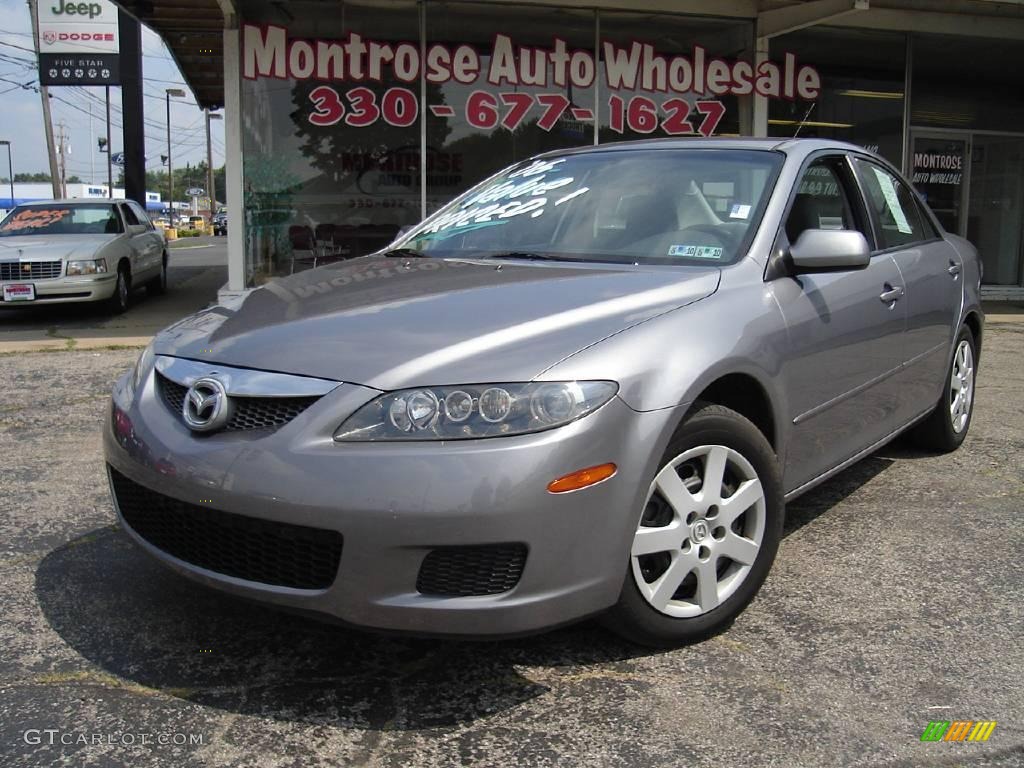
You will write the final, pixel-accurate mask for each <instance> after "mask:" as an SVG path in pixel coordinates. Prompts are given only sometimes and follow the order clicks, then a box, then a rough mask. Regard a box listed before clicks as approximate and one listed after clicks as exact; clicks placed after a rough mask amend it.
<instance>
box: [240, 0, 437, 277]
mask: <svg viewBox="0 0 1024 768" xmlns="http://www.w3.org/2000/svg"><path fill="white" fill-rule="evenodd" d="M241 34H242V75H243V80H242V113H243V147H242V151H243V174H244V176H243V183H244V190H245V211H246V261H247V264H246V265H247V278H248V281H249V283H250V284H258V283H260V282H262V281H264V280H265V279H267V278H268V277H271V276H274V275H280V274H287V273H289V272H291V271H294V270H297V269H302V268H305V267H307V266H311V265H313V264H314V263H323V262H324V261H328V260H334V259H339V258H347V257H350V256H353V255H359V254H362V253H369V252H371V251H373V250H376V249H377V248H380V247H381V246H383V245H386V244H387V243H389V242H391V240H392V239H393V238H394V236H395V235H396V234H397V233H398V230H399V229H400V228H401V227H402V226H404V225H406V224H413V223H415V222H416V221H419V219H420V190H419V144H420V128H419V123H418V120H419V114H418V105H419V82H418V80H419V75H418V71H417V68H418V59H419V42H418V41H419V10H418V8H417V6H416V4H415V3H412V2H401V3H397V2H396V3H388V4H384V3H379V2H378V3H373V4H372V5H370V4H369V3H366V4H361V3H356V2H346V3H343V4H339V5H337V6H333V7H332V10H331V12H330V13H326V12H325V9H324V6H323V5H322V4H321V3H316V2H291V3H274V2H265V1H261V2H250V3H247V4H246V19H245V22H244V23H243V25H242V31H241ZM428 119H430V118H428Z"/></svg>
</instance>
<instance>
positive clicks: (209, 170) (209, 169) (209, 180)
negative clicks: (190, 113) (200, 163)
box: [203, 108, 222, 221]
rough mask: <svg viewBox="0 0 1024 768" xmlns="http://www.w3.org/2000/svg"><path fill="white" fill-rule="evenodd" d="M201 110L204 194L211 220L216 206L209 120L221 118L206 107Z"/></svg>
mask: <svg viewBox="0 0 1024 768" xmlns="http://www.w3.org/2000/svg"><path fill="white" fill-rule="evenodd" d="M203 111H204V112H206V196H207V197H208V198H209V200H210V221H213V215H214V214H215V213H216V211H215V210H214V209H215V208H216V207H217V195H216V194H214V192H215V189H214V186H213V145H212V144H211V142H210V121H211V120H221V119H222V118H221V116H220V115H211V114H210V110H209V109H208V108H207V109H204V110H203Z"/></svg>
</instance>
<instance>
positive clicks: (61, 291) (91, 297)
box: [0, 273, 117, 309]
mask: <svg viewBox="0 0 1024 768" xmlns="http://www.w3.org/2000/svg"><path fill="white" fill-rule="evenodd" d="M24 283H33V284H34V285H35V287H36V298H35V300H34V301H6V302H5V301H4V300H3V286H4V285H5V284H19V285H20V284H24ZM116 286H117V274H116V273H114V274H110V273H107V274H102V275H82V276H81V277H60V278H51V279H46V280H6V281H0V307H2V308H6V309H17V308H18V307H22V308H24V307H32V306H35V305H37V304H69V303H73V302H80V301H104V300H105V299H109V298H110V297H111V296H112V295H113V294H114V289H115V287H116Z"/></svg>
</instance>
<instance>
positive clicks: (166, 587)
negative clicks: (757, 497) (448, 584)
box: [0, 323, 1024, 768]
mask: <svg viewBox="0 0 1024 768" xmlns="http://www.w3.org/2000/svg"><path fill="white" fill-rule="evenodd" d="M136 354H137V353H136V352H135V351H126V350H111V351H77V352H54V353H38V354H19V355H7V356H2V357H0V387H2V391H3V393H4V397H3V398H2V400H0V457H2V458H0V526H2V529H0V544H2V546H0V578H2V584H0V605H2V610H0V649H2V651H0V765H3V766H44V765H68V766H122V765H132V766H148V765H159V766H176V767H177V766H213V765H217V766H267V767H270V766H275V767H276V766H281V767H284V766H304V767H305V766H327V765H345V766H349V765H351V766H363V765H366V766H395V767H397V766H452V765H473V766H510V765H522V766H636V767H638V768H639V767H641V766H643V767H644V768H652V767H654V766H684V765H690V766H698V765H700V766H704V765H707V766H734V765H735V766H748V765H756V766H808V767H812V766H813V767H814V768H817V767H818V766H831V765H879V766H901V767H902V766H972V767H976V768H980V767H981V766H1019V765H1024V650H1022V649H1024V608H1022V606H1024V577H1022V576H1021V551H1022V548H1024V512H1022V511H1024V479H1022V478H1024V412H1022V409H1021V402H1022V400H1021V391H1022V389H1024V362H1022V359H1024V358H1022V354H1024V324H1016V323H1014V324H1001V325H999V326H996V325H990V326H989V328H988V329H987V332H986V338H985V349H984V351H983V355H982V360H981V369H980V379H979V382H978V389H977V404H976V413H975V419H974V424H973V427H972V431H971V434H970V436H969V437H968V440H967V442H966V443H965V444H964V446H963V448H962V449H961V450H960V451H958V452H957V453H954V454H951V455H946V456H930V455H922V454H920V453H916V452H914V451H912V450H910V449H909V448H907V447H905V446H903V445H900V444H897V445H894V446H891V447H888V448H886V449H883V450H882V451H880V452H879V453H877V454H875V455H873V456H871V457H870V458H868V459H866V460H865V461H863V462H861V463H860V464H858V465H856V466H855V467H853V468H851V469H849V470H847V471H846V472H844V473H843V474H841V475H839V476H838V477H836V478H834V479H833V480H832V481H830V482H828V483H827V484H825V485H823V486H821V487H819V488H818V489H816V490H815V491H812V492H811V493H810V494H808V495H806V496H804V497H803V498H801V499H799V500H798V501H796V502H794V503H793V504H791V505H790V509H789V515H788V522H787V527H786V536H785V539H784V540H783V542H782V545H781V547H780V551H779V557H778V561H777V562H776V565H775V568H774V570H773V572H772V574H771V575H770V577H769V579H768V582H767V583H766V585H765V587H764V589H763V590H762V592H761V595H760V596H759V597H758V598H757V599H756V600H755V601H754V603H753V604H752V605H751V606H750V608H749V609H748V610H747V612H746V613H745V614H743V615H742V616H741V617H740V619H739V620H738V621H737V622H736V623H735V624H734V625H733V626H732V627H731V628H730V629H729V630H728V631H726V632H725V633H723V634H721V635H719V636H717V637H715V638H714V639H712V640H709V641H707V642H704V643H701V644H698V645H694V646H690V647H686V648H681V649H678V650H675V651H671V652H650V651H646V650H643V649H638V648H635V647H632V646H629V645H627V644H625V643H623V642H622V641H620V640H618V639H616V638H615V637H613V636H611V635H609V634H608V633H607V632H605V631H604V630H603V629H601V628H600V627H598V626H597V625H596V624H594V623H586V624H582V625H578V626H574V627H570V628H567V629H562V630H559V631H556V632H553V633H550V634H547V635H541V636H537V637H532V638H528V639H520V640H515V641H504V642H494V643H469V642H451V641H438V640H413V639H402V638H394V637H378V636H374V635H369V634H361V633H357V632H354V631H351V630H347V629H342V628H339V627H337V626H334V625H329V624H320V623H316V622H314V621H311V620H307V619H304V618H296V617H294V616H290V615H287V614H280V613H276V612H274V611H273V610H270V609H267V608H264V607H261V606H257V605H251V604H248V603H245V602H240V601H237V600H235V599H232V598H228V597H226V596H222V595H220V594H217V593H215V592H211V591H208V590H206V589H204V588H202V587H200V586H197V585H194V584H192V583H189V582H187V581H185V580H183V579H181V578H179V577H177V576H175V575H173V574H172V573H170V572H169V571H166V570H165V569H164V568H163V567H161V566H160V565H158V564H157V563H155V562H153V561H152V560H150V559H149V558H148V557H146V556H145V555H143V554H142V553H141V552H140V551H139V550H137V549H136V548H135V547H134V546H133V545H132V544H131V543H130V542H129V541H128V539H127V538H126V537H125V535H124V534H123V533H121V532H120V531H119V530H118V529H117V527H116V526H115V525H114V518H113V512H112V509H111V505H110V501H109V499H108V495H107V489H106V482H105V479H104V476H103V463H102V458H101V453H100V438H99V428H100V422H101V419H102V417H103V415H104V413H105V407H106V402H107V393H108V391H109V388H110V386H111V384H112V382H113V380H114V379H115V377H116V376H117V375H118V373H119V372H120V371H122V370H124V369H126V368H127V367H129V366H130V365H131V363H132V362H133V360H134V357H135V355H136ZM936 719H949V720H954V719H963V720H996V721H998V726H997V727H996V729H995V731H994V732H993V734H992V736H991V738H990V739H989V741H988V742H986V743H983V744H969V743H922V742H921V741H920V735H921V732H922V730H923V729H924V727H925V725H926V724H927V722H928V721H929V720H936Z"/></svg>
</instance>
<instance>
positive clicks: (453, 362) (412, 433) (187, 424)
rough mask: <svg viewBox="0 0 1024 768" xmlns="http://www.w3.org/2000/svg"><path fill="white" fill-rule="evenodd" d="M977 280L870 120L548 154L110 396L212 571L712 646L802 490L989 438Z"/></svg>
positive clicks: (125, 447)
mask: <svg viewBox="0 0 1024 768" xmlns="http://www.w3.org/2000/svg"><path fill="white" fill-rule="evenodd" d="M284 257H285V258H286V257H287V255H284ZM980 279H981V274H980V266H979V259H978V255H977V253H976V252H975V250H974V248H973V247H971V245H970V244H969V243H967V242H966V241H964V240H962V239H960V238H958V237H955V236H953V235H950V234H948V233H946V232H944V231H943V230H942V227H941V226H940V224H939V222H938V221H937V220H936V219H935V216H934V215H933V214H932V213H931V211H929V210H928V208H927V206H926V205H925V204H924V203H923V202H922V201H921V199H920V198H919V197H918V196H917V195H916V194H915V193H914V191H913V190H912V188H911V187H910V185H909V184H908V183H907V182H906V181H905V180H904V179H903V178H902V177H901V176H900V174H899V173H898V172H897V171H896V170H895V169H894V168H893V167H892V166H891V165H889V164H888V163H887V162H886V161H885V160H883V159H881V158H879V157H877V156H875V155H873V154H870V153H868V152H865V151H863V150H862V149H860V148H858V147H854V146H851V145H846V144H838V143H831V142H824V141H819V140H779V139H764V140H675V139H673V140H662V141H644V142H637V143H622V144H614V145H608V146H599V147H592V148H586V149H579V150H567V151H560V152H554V153H550V154H546V155H542V156H539V157H536V158H534V159H531V160H527V161H524V162H520V163H517V164H516V165H514V166H512V167H510V168H508V169H507V170H505V171H502V172H501V173H499V174H497V175H496V176H493V177H491V178H489V179H487V180H486V181H484V182H483V183H481V184H479V185H478V186H476V187H474V188H473V189H471V190H470V191H468V192H466V193H465V194H464V195H462V196H461V197H459V198H457V199H456V200H454V201H453V202H451V203H450V204H448V205H447V206H445V207H444V208H442V209H441V210H439V211H438V212H437V213H436V214H434V215H433V216H431V217H430V218H428V219H426V220H425V221H423V222H422V223H421V224H419V225H418V226H416V227H414V228H413V229H412V230H411V231H409V232H408V233H407V234H405V235H403V236H402V237H401V238H400V239H399V240H397V241H396V242H395V243H393V244H392V245H391V246H390V247H389V248H388V249H387V250H386V251H383V252H380V253H377V254H373V255H371V256H367V257H363V258H358V259H353V260H350V261H345V262H341V263H337V264H331V265H328V266H323V267H320V268H318V269H313V270H307V271H305V272H301V273H298V274H296V275H293V276H291V277H289V278H286V279H281V280H277V281H274V282H271V283H269V284H267V285H265V286H264V287H262V288H260V289H258V290H255V291H253V292H251V293H249V294H248V295H247V296H245V297H244V299H242V300H240V301H239V302H238V303H236V304H235V305H233V306H220V307H214V308H212V309H209V310H206V311H204V312H200V313H199V314H197V315H194V316H192V317H190V318H187V319H185V320H183V321H181V322H179V323H177V324H176V325H174V326H172V327H171V328H169V329H167V330H166V331H164V332H162V333H161V334H159V335H157V337H156V338H155V339H154V341H153V343H152V344H151V345H150V346H149V348H147V349H146V350H145V351H144V352H143V353H142V355H141V357H140V358H139V360H138V362H137V364H136V365H135V368H134V370H132V371H131V372H129V373H127V374H125V375H124V376H123V377H122V378H121V379H120V380H119V381H118V382H117V384H116V386H115V389H114V393H113V403H112V410H111V413H110V416H109V418H108V419H107V425H106V429H105V435H104V446H105V453H106V460H107V464H108V472H109V478H110V486H111V491H112V493H113V497H114V503H115V506H116V509H117V514H118V517H119V520H120V522H121V525H122V526H123V527H124V529H125V531H127V533H128V534H129V535H130V536H131V538H132V539H134V540H135V541H136V542H137V543H138V544H139V546H141V547H142V548H143V549H144V550H146V551H147V552H149V553H150V554H151V555H153V556H154V557H155V558H157V559H158V560H161V561H163V562H164V563H166V564H167V565H169V566H171V567H172V568H174V569H176V570H177V571H179V572H181V573H182V574H185V575H186V576H189V577H191V578H194V579H196V580H198V581H200V582H203V583H205V584H207V585H209V586H212V587H216V588H218V589H222V590H225V591H227V592H231V593H235V594H237V595H241V596H245V597H247V598H255V599H257V600H262V601H265V602H267V603H274V604H277V605H279V606H282V607H285V608H288V609H294V610H299V611H307V612H310V613H313V614H318V615H321V616H328V617H333V618H334V619H337V620H341V621H342V622H346V623H349V624H353V625H359V626H362V627H368V628H373V629H377V630H389V631H404V632H412V633H418V634H427V635H468V636H477V637H479V636H497V635H513V634H518V633H527V632H533V631H537V630H541V629H545V628H549V627H552V626H555V625H559V624H564V623H568V622H572V621H576V620H579V619H582V618H584V617H588V616H595V615H600V616H601V617H602V619H603V621H604V622H605V623H606V624H607V626H609V627H610V628H612V629H613V630H615V631H617V632H619V633H621V634H622V635H624V636H626V637H627V638H630V639H631V640H633V641H636V642H639V643H644V644H649V645H656V646H657V645H673V644H677V643H682V642H688V641H693V640H697V639H700V638H703V637H706V636H708V635H709V634H711V633H714V632H716V631H719V630H720V629H722V628H723V627H725V626H726V625H727V624H728V623H729V622H731V621H732V620H733V619H734V618H735V617H736V616H737V615H738V614H739V613H740V612H741V611H742V610H743V609H744V607H745V606H746V605H747V604H748V603H749V602H750V601H751V600H752V599H753V597H754V595H755V594H756V593H757V591H758V589H759V588H760V587H761V585H762V583H763V582H764V581H765V578H766V576H767V575H768V571H769V569H770V567H771V565H772V561H773V559H774V558H775V554H776V550H777V548H778V546H779V539H780V536H781V533H782V528H783V515H784V510H785V503H786V502H787V501H788V500H790V499H793V498H794V497H796V496H798V495H799V494H801V493H803V492H805V491H807V490H808V489H809V488H812V487H814V486H815V485H816V484H818V483H820V482H822V481H824V480H826V479H827V478H828V477H830V476H831V475H833V474H835V473H836V472H838V471H840V470H841V469H843V468H844V467H847V466H849V465H850V464H851V463H853V462H855V461H857V460H858V459H860V458H861V457H863V456H866V455H867V454H869V453H871V452H872V451H874V450H876V449H877V448H878V447H879V446H881V445H884V444H885V443H886V442H888V441H889V440H892V439H893V438H894V437H895V436H897V435H899V434H900V433H901V432H904V431H908V430H910V431H912V434H913V438H914V439H916V440H917V441H918V442H919V444H920V445H922V446H924V447H925V448H927V449H929V450H933V451H949V450H953V449H955V448H957V447H958V446H959V445H960V443H961V442H962V441H963V440H964V437H965V435H966V434H967V430H968V428H969V427H970V423H971V414H972V406H973V403H974V387H975V372H976V370H977V364H978V355H979V351H980V348H981V338H982V328H983V315H982V312H981V309H980V304H979V283H980ZM893 503H894V504H896V505H898V504H899V497H898V495H897V496H896V497H894V501H893Z"/></svg>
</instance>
